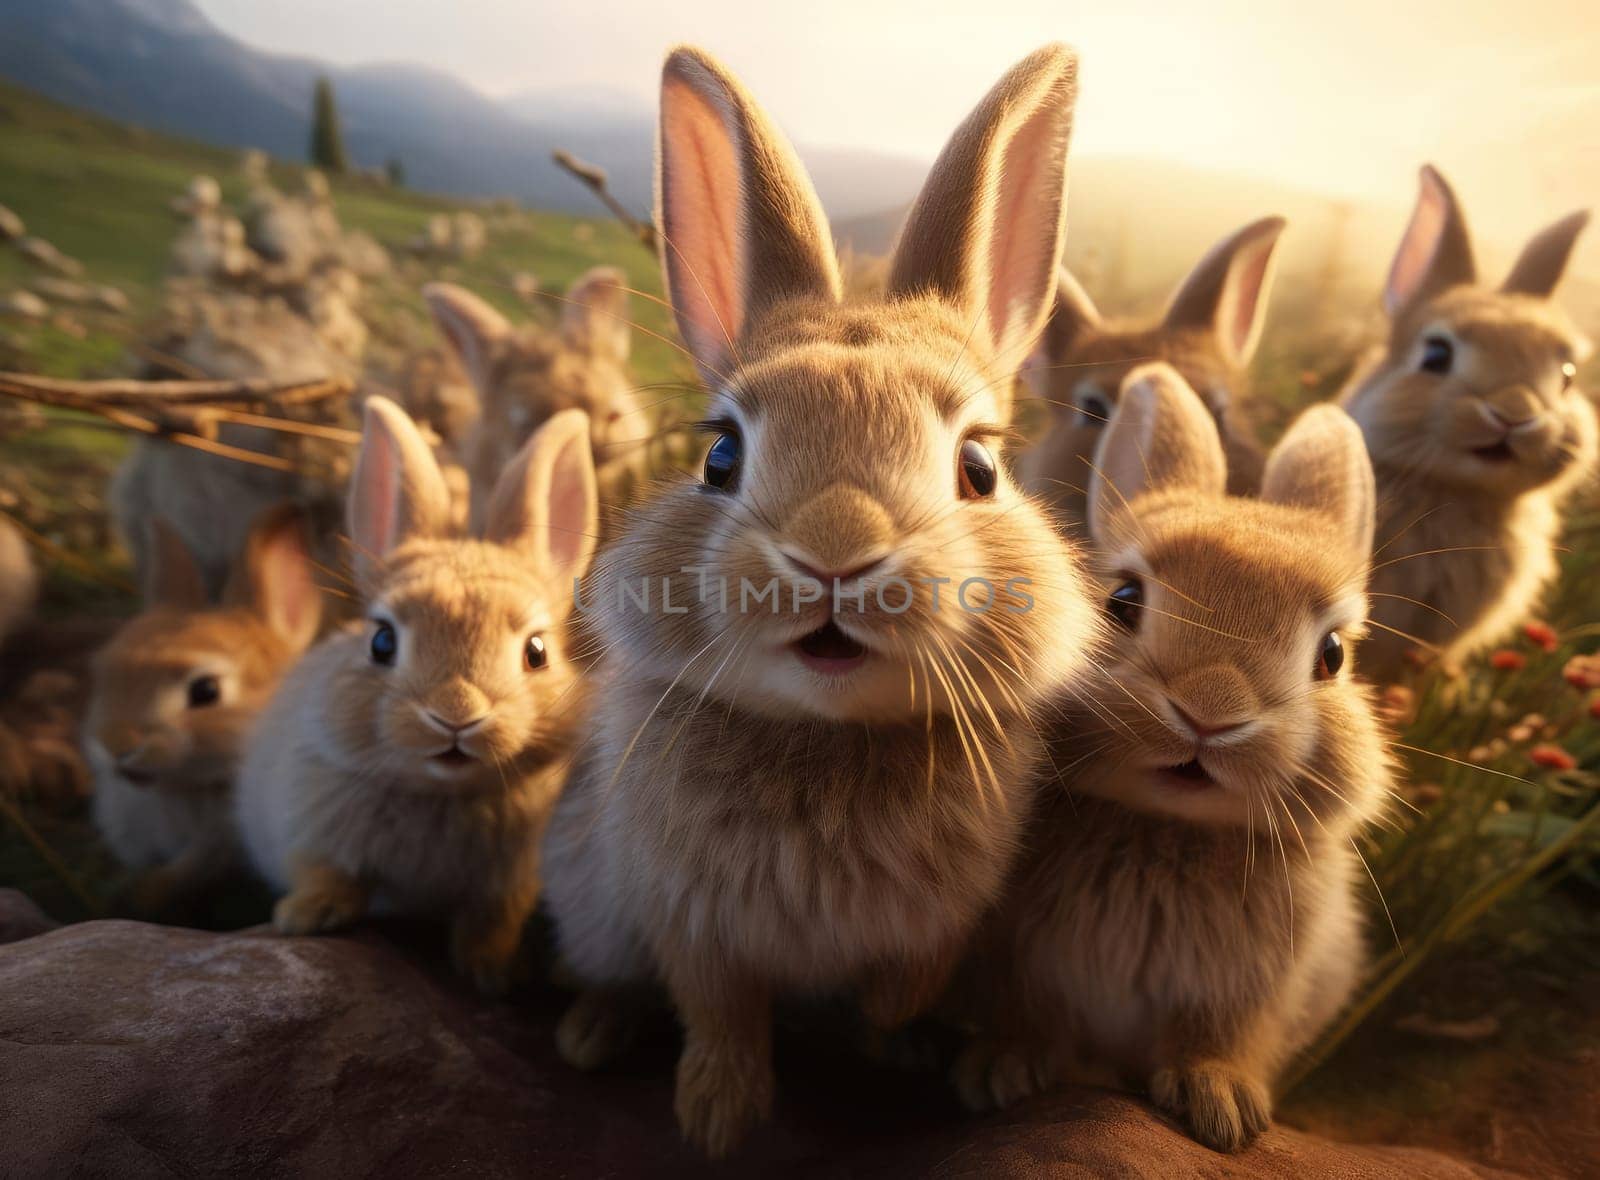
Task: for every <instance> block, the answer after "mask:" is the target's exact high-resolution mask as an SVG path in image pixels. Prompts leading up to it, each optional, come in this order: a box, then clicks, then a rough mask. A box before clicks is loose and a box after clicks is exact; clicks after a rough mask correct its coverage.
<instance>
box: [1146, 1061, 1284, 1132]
mask: <svg viewBox="0 0 1600 1180" xmlns="http://www.w3.org/2000/svg"><path fill="white" fill-rule="evenodd" d="M1150 1096H1151V1097H1152V1098H1153V1099H1154V1100H1155V1103H1156V1105H1157V1106H1159V1107H1161V1109H1163V1110H1165V1111H1167V1112H1168V1113H1169V1114H1172V1115H1176V1116H1177V1117H1178V1118H1181V1119H1182V1120H1183V1122H1184V1125H1185V1126H1187V1127H1188V1128H1189V1133H1190V1134H1191V1135H1193V1136H1194V1137H1195V1139H1196V1140H1198V1141H1199V1142H1201V1143H1203V1144H1205V1145H1206V1146H1207V1147H1209V1148H1212V1149H1213V1150H1215V1151H1239V1150H1241V1149H1243V1148H1245V1147H1248V1146H1249V1145H1250V1144H1251V1143H1253V1142H1254V1141H1255V1139H1256V1137H1257V1136H1259V1135H1260V1134H1261V1133H1262V1132H1263V1131H1265V1130H1266V1129H1267V1128H1268V1127H1269V1126H1270V1125H1271V1124H1272V1098H1271V1096H1270V1095H1269V1094H1268V1093H1267V1088H1266V1087H1265V1086H1264V1085H1262V1084H1261V1083H1260V1082H1259V1081H1257V1080H1256V1079H1255V1078H1252V1077H1249V1076H1247V1075H1245V1074H1244V1073H1243V1072H1242V1071H1240V1070H1239V1069H1238V1068H1237V1067H1236V1066H1232V1065H1228V1064H1227V1063H1225V1062H1217V1061H1210V1062H1199V1063H1196V1064H1194V1065H1188V1066H1182V1067H1179V1068H1176V1069H1163V1070H1159V1071H1157V1073H1156V1075H1155V1076H1154V1077H1153V1078H1151V1080H1150Z"/></svg>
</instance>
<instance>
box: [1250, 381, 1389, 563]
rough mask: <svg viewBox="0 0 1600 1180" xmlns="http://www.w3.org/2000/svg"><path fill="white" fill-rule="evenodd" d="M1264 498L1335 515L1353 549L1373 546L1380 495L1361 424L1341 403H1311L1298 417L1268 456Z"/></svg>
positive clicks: (1360, 552) (1361, 553)
mask: <svg viewBox="0 0 1600 1180" xmlns="http://www.w3.org/2000/svg"><path fill="white" fill-rule="evenodd" d="M1261 498H1262V499H1263V500H1269V501H1272V502H1273V503H1276V504H1297V505H1299V506H1301V507H1304V508H1314V509H1316V510H1317V511H1319V512H1323V513H1326V514H1327V515H1329V516H1331V517H1332V518H1333V519H1334V520H1335V521H1336V522H1337V523H1338V525H1339V527H1340V529H1341V531H1342V532H1343V534H1344V537H1345V541H1346V544H1348V545H1349V547H1350V551H1351V553H1353V554H1355V555H1356V556H1358V557H1360V558H1362V559H1363V560H1365V559H1366V558H1367V556H1368V555H1369V554H1370V553H1371V552H1372V533H1373V529H1374V527H1375V526H1374V515H1375V513H1376V505H1377V499H1378V492H1377V486H1376V483H1375V481H1374V479H1373V475H1372V460H1371V459H1370V458H1368V456H1367V444H1366V440H1365V439H1364V438H1362V436H1361V428H1360V427H1359V426H1357V425H1356V424H1355V421H1354V420H1353V419H1352V418H1351V417H1350V415H1348V414H1346V413H1345V412H1344V411H1343V410H1341V409H1340V408H1339V407H1338V406H1332V405H1321V406H1312V407H1311V408H1310V409H1309V410H1307V411H1306V412H1305V413H1303V414H1301V415H1300V417H1299V418H1297V419H1296V420H1295V423H1294V425H1293V426H1291V427H1289V429H1288V432H1287V433H1285V434H1284V436H1283V439H1282V440H1281V441H1280V442H1279V443H1278V445H1277V446H1276V447H1274V448H1273V450H1272V455H1271V457H1270V458H1269V459H1268V460H1267V469H1266V473H1265V474H1264V475H1263V476H1262V480H1261Z"/></svg>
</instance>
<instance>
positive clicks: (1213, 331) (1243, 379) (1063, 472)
mask: <svg viewBox="0 0 1600 1180" xmlns="http://www.w3.org/2000/svg"><path fill="white" fill-rule="evenodd" d="M1284 224H1285V223H1284V220H1283V218H1281V217H1263V218H1262V219H1261V220H1260V221H1253V222H1251V223H1250V224H1249V225H1247V226H1245V227H1244V228H1243V229H1241V230H1238V231H1237V232H1235V233H1233V234H1231V235H1230V236H1228V237H1226V238H1224V239H1223V240H1222V241H1220V242H1218V243H1217V244H1216V245H1215V246H1213V247H1212V248H1211V250H1210V251H1209V252H1208V253H1207V254H1206V256H1205V257H1204V258H1202V259H1201V260H1200V261H1199V263H1197V264H1196V265H1195V268H1194V270H1192V271H1190V272H1189V277H1188V278H1186V279H1184V281H1183V283H1182V284H1181V285H1180V286H1179V287H1178V289H1177V291H1176V292H1174V294H1173V296H1172V300H1171V302H1169V303H1168V304H1167V310H1166V312H1165V314H1163V316H1162V317H1161V319H1160V321H1159V322H1157V323H1153V324H1135V323H1123V322H1118V321H1106V320H1104V319H1102V318H1101V315H1100V312H1099V311H1098V310H1097V309H1096V308H1095V305H1094V303H1093V302H1092V301H1091V300H1090V298H1089V296H1088V294H1087V293H1086V292H1085V291H1084V290H1083V288H1082V287H1081V286H1079V285H1078V282H1077V280H1076V279H1074V278H1073V277H1072V276H1071V275H1070V274H1069V273H1068V272H1067V271H1066V270H1063V271H1062V272H1061V281H1060V282H1059V283H1058V284H1057V285H1056V302H1055V309H1054V311H1052V312H1051V314H1050V320H1049V322H1048V323H1047V324H1046V325H1045V330H1044V335H1043V337H1042V338H1041V340H1040V342H1039V347H1038V348H1037V349H1036V350H1035V352H1034V354H1033V355H1032V356H1031V357H1030V358H1029V359H1028V363H1027V364H1026V365H1024V366H1023V380H1024V382H1026V384H1027V385H1028V387H1029V388H1030V389H1031V391H1032V393H1033V394H1034V396H1036V397H1039V398H1041V399H1043V400H1044V401H1045V402H1046V403H1047V404H1048V421H1049V425H1048V427H1047V428H1046V433H1045V435H1044V437H1043V438H1041V439H1040V440H1039V441H1038V442H1037V443H1035V444H1034V445H1033V446H1032V447H1031V448H1030V449H1028V450H1027V451H1025V452H1024V453H1023V454H1022V455H1021V456H1020V457H1019V458H1018V460H1017V478H1018V479H1019V480H1020V481H1021V482H1022V486H1023V487H1025V488H1026V489H1027V490H1028V491H1030V492H1033V493H1034V494H1035V495H1037V496H1040V497H1042V498H1043V499H1044V500H1045V501H1046V502H1048V503H1049V504H1050V505H1051V506H1052V507H1054V508H1055V510H1056V512H1057V515H1058V516H1059V518H1060V519H1061V520H1062V522H1063V523H1064V524H1065V525H1066V526H1067V527H1068V529H1069V530H1070V531H1071V532H1072V533H1073V534H1074V535H1081V534H1082V532H1083V524H1084V519H1085V516H1086V513H1087V500H1086V489H1087V488H1088V486H1089V476H1090V469H1089V463H1090V460H1091V459H1092V458H1093V456H1094V449H1095V446H1096V445H1097V444H1098V443H1099V441H1100V436H1101V435H1102V434H1104V433H1105V426H1106V423H1107V422H1109V421H1110V420H1111V414H1112V412H1113V411H1114V410H1115V409H1116V406H1117V390H1119V389H1120V388H1122V383H1123V380H1124V378H1126V377H1127V375H1128V374H1129V373H1130V372H1131V371H1132V370H1134V369H1135V368H1137V367H1139V366H1140V365H1143V364H1145V363H1147V362H1150V361H1166V362H1167V363H1168V364H1170V365H1171V366H1172V367H1173V368H1174V369H1176V370H1177V371H1178V374H1179V375H1180V376H1181V377H1183V379H1184V380H1185V381H1187V382H1188V383H1189V386H1190V387H1191V388H1192V389H1194V390H1196V391H1197V392H1199V394H1200V396H1201V399H1202V400H1203V401H1204V402H1205V403H1206V406H1207V408H1208V409H1210V411H1211V414H1212V416H1213V417H1214V418H1215V419H1216V420H1217V424H1218V426H1219V427H1221V430H1222V438H1223V447H1224V449H1225V451H1226V452H1227V456H1228V491H1229V493H1230V494H1232V495H1236V496H1243V495H1249V494H1251V493H1253V492H1254V491H1255V490H1256V488H1257V486H1258V485H1259V484H1260V482H1261V463H1262V450H1261V445H1260V443H1259V442H1257V441H1256V436H1255V430H1254V428H1253V427H1252V426H1251V424H1250V419H1249V416H1248V407H1247V405H1246V403H1245V395H1246V393H1247V387H1248V377H1247V372H1246V371H1247V369H1248V368H1249V365H1250V358H1251V357H1252V356H1254V355H1255V350H1256V345H1257V344H1258V343H1260V340H1261V328H1262V324H1263V323H1264V322H1265V320H1266V315H1267V303H1268V300H1269V298H1270V296H1271V292H1272V277H1273V271H1274V262H1275V260H1276V252H1277V246H1278V239H1279V237H1280V235H1281V234H1282V233H1283V227H1284Z"/></svg>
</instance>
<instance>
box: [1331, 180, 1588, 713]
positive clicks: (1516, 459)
mask: <svg viewBox="0 0 1600 1180" xmlns="http://www.w3.org/2000/svg"><path fill="white" fill-rule="evenodd" d="M1588 218H1589V215H1588V213H1587V212H1580V213H1574V214H1572V215H1570V216H1568V217H1565V218H1563V219H1562V220H1560V221H1558V222H1556V223H1555V224H1554V225H1552V226H1550V227H1549V228H1548V229H1545V230H1544V231H1543V232H1541V233H1539V234H1538V235H1536V236H1535V237H1534V238H1533V240H1532V241H1530V242H1529V243H1528V245H1527V246H1526V248H1524V250H1523V251H1522V256H1521V257H1520V258H1518V259H1517V262H1516V265H1515V266H1513V267H1512V268H1511V273H1510V275H1509V276H1508V277H1507V278H1506V280H1505V282H1503V283H1502V284H1501V285H1500V287H1499V289H1498V290H1491V289H1489V288H1487V287H1484V286H1482V285H1480V284H1479V282H1478V271H1477V266H1476V264H1475V263H1474V262H1473V258H1472V245H1471V241H1470V239H1469V237H1468V234H1467V224H1466V220H1465V218H1464V217H1463V216H1462V214H1461V209H1460V206H1459V205H1457V203H1456V198H1455V194H1454V193H1453V192H1451V190H1450V186H1449V185H1448V184H1446V183H1445V180H1444V177H1442V176H1440V175H1439V173H1438V172H1436V171H1434V169H1433V168H1431V167H1424V168H1423V170H1422V189H1421V192H1420V194H1419V195H1418V197H1417V206H1416V210H1415V211H1414V212H1413V213H1412V215H1411V224H1410V225H1409V226H1407V228H1406V233H1405V237H1404V238H1403V239H1402V241H1401V243H1400V249H1399V251H1398V252H1397V253H1396V254H1395V258H1394V263H1393V265H1392V267H1391V268H1390V271H1389V281H1388V284H1387V286H1386V287H1385V288H1384V294H1383V302H1384V309H1385V310H1386V311H1387V312H1388V313H1389V319H1390V323H1391V329H1390V335H1389V340H1388V343H1387V345H1386V346H1384V347H1383V348H1381V349H1379V350H1377V351H1376V352H1375V353H1374V355H1373V356H1371V357H1369V358H1368V359H1367V361H1366V362H1365V363H1364V364H1363V365H1362V366H1361V367H1360V368H1358V370H1357V371H1356V373H1355V374H1354V375H1353V376H1352V378H1351V380H1350V383H1349V385H1348V386H1347V387H1346V389H1345V391H1344V393H1343V394H1341V395H1340V402H1341V404H1342V405H1343V406H1344V407H1345V408H1346V409H1347V410H1348V411H1349V412H1350V416H1351V417H1353V418H1354V419H1355V420H1356V422H1357V423H1359V424H1360V426H1361V430H1362V433H1363V434H1365V435H1366V439H1367V449H1368V450H1369V451H1370V452H1371V453H1372V465H1373V467H1374V468H1375V469H1376V471H1377V477H1378V493H1379V495H1378V527H1377V533H1376V537H1377V544H1378V547H1377V551H1376V553H1375V554H1374V563H1373V573H1372V595H1373V599H1374V602H1373V607H1372V621H1373V623H1374V624H1375V625H1376V626H1377V627H1378V631H1377V633H1376V634H1374V635H1373V637H1372V639H1371V641H1370V642H1369V643H1368V645H1367V648H1366V651H1365V653H1364V658H1363V668H1362V670H1363V672H1365V673H1366V674H1367V675H1369V676H1370V677H1371V678H1372V679H1374V680H1376V681H1378V682H1380V683H1386V682H1389V681H1394V680H1399V679H1402V678H1403V677H1404V675H1405V671H1406V663H1407V657H1408V656H1409V655H1411V654H1413V649H1414V648H1415V647H1416V646H1417V645H1420V646H1422V647H1424V648H1431V649H1434V650H1435V651H1436V652H1437V653H1438V655H1439V656H1440V658H1441V659H1442V660H1443V661H1444V662H1445V665H1446V666H1447V667H1450V666H1453V665H1455V664H1457V663H1458V662H1459V661H1460V660H1462V659H1464V658H1465V657H1467V656H1470V655H1472V654H1474V653H1476V652H1478V651H1481V650H1482V649H1484V648H1485V647H1488V646H1489V645H1491V644H1493V643H1495V642H1496V641H1497V640H1499V639H1500V638H1501V637H1503V636H1504V635H1505V634H1506V633H1507V632H1508V631H1510V630H1511V629H1512V628H1513V627H1515V626H1516V624H1517V623H1519V622H1520V621H1522V620H1523V619H1524V618H1525V617H1526V616H1527V614H1528V613H1529V612H1530V611H1531V610H1533V609H1534V608H1535V607H1536V606H1537V604H1538V600H1539V596H1540V594H1541V593H1542V591H1543V590H1544V588H1545V586H1546V585H1547V584H1548V583H1549V582H1550V581H1551V580H1552V579H1553V578H1554V577H1555V575H1556V558H1555V552H1554V547H1555V542H1556V538H1557V536H1558V535H1559V533H1560V531H1561V505H1562V501H1563V500H1564V499H1565V498H1566V497H1567V496H1568V494H1569V493H1570V492H1572V491H1573V489H1575V488H1576V487H1578V486H1579V485H1580V484H1581V483H1583V482H1584V481H1585V480H1586V479H1588V478H1589V477H1590V476H1591V475H1592V473H1593V471H1594V468H1595V454H1596V441H1595V440H1596V422H1595V409H1594V406H1593V405H1592V404H1591V403H1590V401H1589V399H1588V397H1587V396H1586V395H1585V393H1584V392H1583V391H1582V390H1580V389H1579V388H1578V387H1577V386H1576V384H1575V382H1574V377H1575V376H1576V373H1577V366H1578V365H1579V364H1580V363H1582V361H1583V360H1584V359H1585V358H1586V357H1587V356H1588V355H1589V353H1590V349H1591V346H1590V343H1589V341H1587V340H1586V339H1584V337H1583V336H1582V335H1581V334H1580V333H1579V332H1578V331H1577V329H1575V328H1574V327H1573V325H1572V323H1571V322H1570V321H1569V320H1567V318H1566V317H1565V316H1564V315H1562V313H1561V311H1560V309H1559V308H1557V307H1556V306H1555V304H1554V303H1552V302H1551V299H1550V295H1551V293H1552V292H1553V291H1554V290H1555V287H1556V284H1557V283H1558V282H1559V281H1560V279H1561V274H1562V271H1564V270H1565V269H1566V265H1567V259H1568V256H1569V255H1570V254H1571V253H1572V247H1573V243H1574V242H1575V241H1576V239H1577V237H1578V234H1579V233H1580V232H1581V231H1582V229H1583V227H1584V225H1585V224H1586V223H1587V221H1588Z"/></svg>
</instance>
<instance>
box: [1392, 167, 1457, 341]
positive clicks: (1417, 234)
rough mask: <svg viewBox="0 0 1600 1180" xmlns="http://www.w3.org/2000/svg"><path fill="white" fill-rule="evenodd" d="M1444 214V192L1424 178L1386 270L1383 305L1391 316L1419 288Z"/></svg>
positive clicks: (1436, 245)
mask: <svg viewBox="0 0 1600 1180" xmlns="http://www.w3.org/2000/svg"><path fill="white" fill-rule="evenodd" d="M1448 216H1449V210H1448V209H1447V208H1446V207H1445V199H1444V195H1443V194H1442V193H1440V192H1439V190H1438V188H1437V187H1436V186H1434V185H1433V184H1431V183H1428V182H1426V181H1425V182H1424V183H1423V186H1422V192H1421V193H1420V194H1419V195H1418V197H1417V208H1416V211H1415V212H1413V213H1412V214H1411V224H1410V225H1408V226H1407V227H1406V236H1405V240H1404V241H1403V242H1401V243H1400V249H1399V250H1398V251H1396V253H1395V256H1394V265H1393V266H1392V267H1390V269H1389V282H1388V285H1387V287H1386V288H1385V290H1384V306H1385V308H1387V309H1388V311H1389V313H1390V314H1391V315H1392V314H1394V313H1395V312H1396V311H1398V310H1399V309H1400V308H1402V307H1404V306H1405V305H1406V304H1407V303H1409V302H1411V300H1412V298H1413V297H1414V296H1415V295H1416V293H1417V292H1418V291H1419V290H1420V289H1421V288H1422V284H1423V281H1424V280H1425V279H1426V278H1427V276H1428V270H1429V268H1430V267H1431V266H1432V265H1433V259H1434V255H1435V254H1437V253H1438V251H1439V242H1440V240H1441V239H1442V238H1443V236H1444V225H1445V219H1446V218H1447V217H1448Z"/></svg>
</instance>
